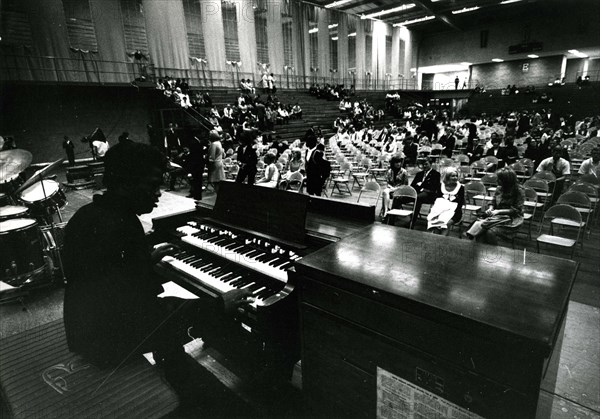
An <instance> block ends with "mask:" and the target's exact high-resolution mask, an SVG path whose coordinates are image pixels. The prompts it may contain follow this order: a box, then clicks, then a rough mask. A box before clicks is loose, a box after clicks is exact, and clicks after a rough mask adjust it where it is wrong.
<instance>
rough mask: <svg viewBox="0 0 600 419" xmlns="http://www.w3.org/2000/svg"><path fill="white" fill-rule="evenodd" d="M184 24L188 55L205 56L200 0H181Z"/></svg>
mask: <svg viewBox="0 0 600 419" xmlns="http://www.w3.org/2000/svg"><path fill="white" fill-rule="evenodd" d="M183 12H184V14H185V26H186V31H187V40H188V46H189V49H190V56H192V57H196V58H206V50H205V48H204V34H203V33H202V7H201V5H200V0H183Z"/></svg>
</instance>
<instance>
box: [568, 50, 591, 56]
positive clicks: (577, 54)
mask: <svg viewBox="0 0 600 419" xmlns="http://www.w3.org/2000/svg"><path fill="white" fill-rule="evenodd" d="M569 53H570V54H573V55H576V56H577V57H579V58H587V57H588V55H587V54H584V53H583V52H580V51H578V50H576V49H570V50H569Z"/></svg>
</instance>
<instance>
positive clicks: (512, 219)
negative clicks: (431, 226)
mask: <svg viewBox="0 0 600 419" xmlns="http://www.w3.org/2000/svg"><path fill="white" fill-rule="evenodd" d="M497 175H498V188H497V189H496V194H495V195H494V200H493V201H492V202H491V204H490V206H489V208H488V210H487V211H486V212H485V213H484V214H483V216H482V217H481V218H480V219H479V220H477V221H475V222H474V223H473V225H471V227H470V228H469V231H467V233H466V234H467V237H469V238H470V239H472V238H475V240H477V241H480V242H484V243H487V244H493V245H496V244H498V239H497V238H496V235H497V234H501V235H504V236H510V235H513V234H515V233H516V231H517V229H518V227H520V226H521V224H523V205H524V203H525V193H524V191H523V188H522V187H521V185H519V183H518V182H517V175H516V174H515V172H513V171H512V169H510V168H508V167H503V168H502V169H500V170H498V172H497Z"/></svg>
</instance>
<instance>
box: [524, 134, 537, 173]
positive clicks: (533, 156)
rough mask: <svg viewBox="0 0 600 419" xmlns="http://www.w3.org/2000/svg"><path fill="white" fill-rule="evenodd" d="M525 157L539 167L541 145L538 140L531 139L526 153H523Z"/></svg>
mask: <svg viewBox="0 0 600 419" xmlns="http://www.w3.org/2000/svg"><path fill="white" fill-rule="evenodd" d="M523 157H524V158H526V159H529V160H531V161H532V162H533V164H534V166H536V167H537V165H538V163H539V162H540V161H541V159H540V147H539V145H538V141H537V140H535V139H533V138H532V139H531V141H529V144H528V145H527V148H526V149H525V153H523Z"/></svg>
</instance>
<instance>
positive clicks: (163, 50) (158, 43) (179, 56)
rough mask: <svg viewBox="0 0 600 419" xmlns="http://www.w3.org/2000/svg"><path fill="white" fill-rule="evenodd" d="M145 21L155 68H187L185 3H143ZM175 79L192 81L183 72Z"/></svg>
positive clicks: (154, 0)
mask: <svg viewBox="0 0 600 419" xmlns="http://www.w3.org/2000/svg"><path fill="white" fill-rule="evenodd" d="M142 1H143V3H142V4H143V7H144V17H145V19H146V36H147V38H148V51H149V53H150V56H151V57H152V62H153V63H154V65H155V66H156V67H159V68H168V69H171V68H172V69H188V68H189V63H190V61H189V58H190V52H189V48H188V43H187V32H186V26H185V17H184V14H183V3H182V2H181V1H173V0H142ZM167 73H168V74H170V75H171V76H173V77H182V78H189V75H188V72H187V71H185V70H183V71H181V72H179V73H177V74H175V71H172V70H169V71H167Z"/></svg>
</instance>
